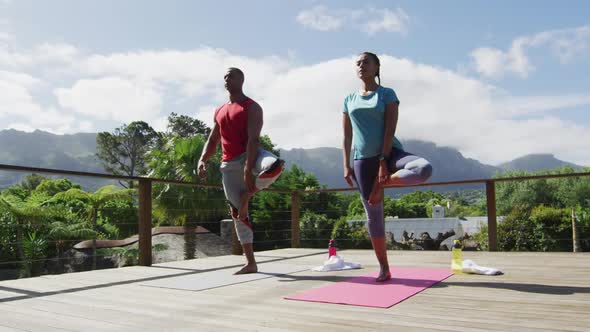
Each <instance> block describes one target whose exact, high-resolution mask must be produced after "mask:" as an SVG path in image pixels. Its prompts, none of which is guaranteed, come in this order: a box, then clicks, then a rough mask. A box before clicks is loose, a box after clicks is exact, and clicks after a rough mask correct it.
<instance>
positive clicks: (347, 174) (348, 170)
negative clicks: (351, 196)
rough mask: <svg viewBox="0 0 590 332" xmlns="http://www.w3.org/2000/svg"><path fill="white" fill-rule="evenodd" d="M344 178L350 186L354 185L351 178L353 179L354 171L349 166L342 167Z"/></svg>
mask: <svg viewBox="0 0 590 332" xmlns="http://www.w3.org/2000/svg"><path fill="white" fill-rule="evenodd" d="M344 179H345V180H346V182H347V183H348V185H349V186H350V187H351V188H352V187H354V183H353V182H352V180H353V179H354V171H353V170H352V168H351V167H350V166H345V167H344Z"/></svg>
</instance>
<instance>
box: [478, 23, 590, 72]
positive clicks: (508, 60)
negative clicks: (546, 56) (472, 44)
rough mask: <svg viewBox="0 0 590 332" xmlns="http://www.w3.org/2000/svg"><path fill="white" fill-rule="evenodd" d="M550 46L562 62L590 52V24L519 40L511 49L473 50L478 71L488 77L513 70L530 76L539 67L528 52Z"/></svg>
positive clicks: (485, 48) (487, 48)
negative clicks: (533, 63) (533, 62)
mask: <svg viewBox="0 0 590 332" xmlns="http://www.w3.org/2000/svg"><path fill="white" fill-rule="evenodd" d="M534 48H549V50H550V51H551V52H553V54H554V56H556V57H558V58H559V60H560V62H561V63H562V64H566V63H569V62H570V61H572V60H573V59H575V58H576V57H579V56H582V55H586V54H588V53H590V52H589V51H590V26H582V27H578V28H573V29H563V30H550V31H544V32H540V33H537V34H535V35H531V36H524V37H519V38H517V39H515V40H514V41H513V42H512V45H511V46H510V49H508V50H507V51H502V50H500V49H497V48H490V47H480V48H477V49H475V50H473V51H472V52H471V54H470V55H471V57H472V59H473V64H474V67H475V70H476V71H477V72H478V73H480V74H482V75H483V76H486V77H491V78H499V77H502V76H503V75H505V74H507V73H512V74H516V75H518V76H520V77H521V78H526V77H528V75H529V74H530V73H531V72H533V71H534V70H535V67H534V66H533V65H532V64H531V63H530V60H529V58H528V56H527V52H528V51H530V50H532V49H534Z"/></svg>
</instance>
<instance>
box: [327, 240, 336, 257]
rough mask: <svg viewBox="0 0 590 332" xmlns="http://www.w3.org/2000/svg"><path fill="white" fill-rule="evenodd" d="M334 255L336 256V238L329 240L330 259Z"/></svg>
mask: <svg viewBox="0 0 590 332" xmlns="http://www.w3.org/2000/svg"><path fill="white" fill-rule="evenodd" d="M332 256H336V244H335V243H334V240H330V242H328V259H330V257H332Z"/></svg>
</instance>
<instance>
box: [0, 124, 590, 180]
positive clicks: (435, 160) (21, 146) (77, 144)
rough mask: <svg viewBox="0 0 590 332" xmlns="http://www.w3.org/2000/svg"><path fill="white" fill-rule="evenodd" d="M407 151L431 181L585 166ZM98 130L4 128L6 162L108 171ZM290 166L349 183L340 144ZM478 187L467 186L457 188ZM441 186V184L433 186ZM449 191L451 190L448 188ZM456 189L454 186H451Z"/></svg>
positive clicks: (415, 144) (429, 149)
mask: <svg viewBox="0 0 590 332" xmlns="http://www.w3.org/2000/svg"><path fill="white" fill-rule="evenodd" d="M402 143H403V145H404V148H405V149H406V150H407V151H411V152H412V153H414V154H416V155H419V156H422V157H424V158H426V159H427V160H429V161H430V162H431V164H432V166H433V168H434V173H433V176H432V178H431V179H430V181H432V182H438V181H452V180H465V179H482V178H488V177H490V176H492V175H494V174H496V173H498V172H502V171H505V170H526V171H538V170H542V169H552V168H556V167H560V166H571V167H574V168H576V169H581V168H583V167H582V166H579V165H575V164H572V163H569V162H566V161H562V160H559V159H557V158H555V157H554V156H553V155H551V154H531V155H526V156H523V157H520V158H517V159H514V160H512V161H509V162H506V163H502V164H500V165H496V166H492V165H486V164H483V163H481V162H479V161H477V160H475V159H471V158H465V157H464V156H463V155H462V154H461V153H460V152H459V151H458V150H456V149H454V148H451V147H441V146H437V145H435V144H434V143H431V142H424V141H417V140H407V141H402ZM95 153H96V134H95V133H78V134H71V135H56V134H52V133H48V132H45V131H41V130H36V131H34V132H22V131H18V130H14V129H7V130H2V131H0V164H8V165H19V166H30V167H42V168H55V169H65V170H72V171H86V172H96V173H106V172H105V170H104V168H103V167H102V164H101V162H100V160H98V159H97V158H96V156H95ZM280 153H281V158H282V159H284V160H285V161H286V165H287V167H291V165H297V166H299V167H300V168H302V169H303V170H304V171H306V172H309V173H313V174H314V175H315V176H316V177H317V178H318V179H319V181H320V183H322V184H324V185H326V186H327V187H328V188H340V187H346V183H345V181H344V180H343V177H342V150H341V149H339V148H313V149H291V150H284V149H281V150H280ZM24 175H25V174H22V173H18V172H9V171H2V172H0V188H5V187H8V186H10V185H13V184H15V183H17V182H19V181H20V180H21V179H22V178H23V177H24ZM73 180H75V181H76V182H78V183H80V184H82V186H83V187H84V188H87V189H96V188H98V187H100V186H102V185H105V184H109V183H112V181H108V180H97V179H92V178H73ZM468 187H473V186H462V187H457V188H456V189H462V188H468ZM432 189H437V190H440V189H441V188H432ZM445 189H446V190H448V189H449V188H445ZM451 190H452V189H451Z"/></svg>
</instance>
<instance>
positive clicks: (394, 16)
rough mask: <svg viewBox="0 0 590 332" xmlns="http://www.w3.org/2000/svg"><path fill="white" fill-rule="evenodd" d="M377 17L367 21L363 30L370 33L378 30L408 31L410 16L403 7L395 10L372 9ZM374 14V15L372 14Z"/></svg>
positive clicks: (372, 33)
mask: <svg viewBox="0 0 590 332" xmlns="http://www.w3.org/2000/svg"><path fill="white" fill-rule="evenodd" d="M372 12H373V14H374V15H376V16H377V19H374V20H370V21H368V22H366V23H365V24H364V26H363V31H365V32H366V33H367V34H369V35H374V34H376V33H378V32H382V31H383V32H401V33H405V32H406V31H407V25H408V23H409V20H410V17H409V16H408V14H406V12H404V11H403V10H402V9H401V8H398V9H397V10H395V11H392V10H389V9H382V10H372ZM371 16H372V15H371Z"/></svg>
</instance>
